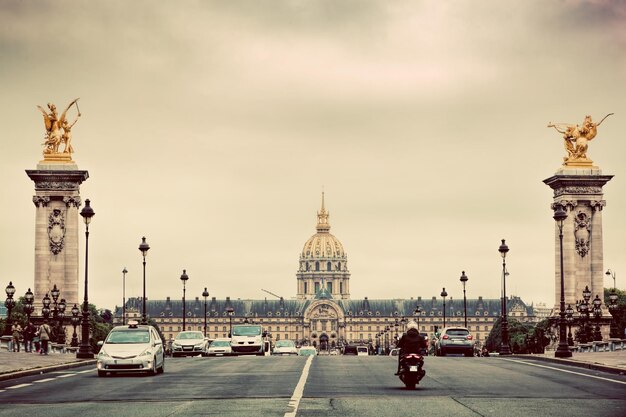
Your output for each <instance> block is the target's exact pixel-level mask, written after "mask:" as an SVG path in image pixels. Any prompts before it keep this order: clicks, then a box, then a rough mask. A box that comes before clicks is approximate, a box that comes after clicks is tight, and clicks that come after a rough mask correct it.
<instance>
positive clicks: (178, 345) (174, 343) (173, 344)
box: [172, 342, 180, 347]
mask: <svg viewBox="0 0 626 417" xmlns="http://www.w3.org/2000/svg"><path fill="white" fill-rule="evenodd" d="M172 347H180V344H178V343H176V342H173V343H172Z"/></svg>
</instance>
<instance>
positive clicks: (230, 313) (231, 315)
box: [226, 307, 235, 337]
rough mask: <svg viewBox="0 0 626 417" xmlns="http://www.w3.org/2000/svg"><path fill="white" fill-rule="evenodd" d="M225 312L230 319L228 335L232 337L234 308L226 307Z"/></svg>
mask: <svg viewBox="0 0 626 417" xmlns="http://www.w3.org/2000/svg"><path fill="white" fill-rule="evenodd" d="M226 314H228V318H229V319H230V337H233V314H235V309H234V308H232V307H226Z"/></svg>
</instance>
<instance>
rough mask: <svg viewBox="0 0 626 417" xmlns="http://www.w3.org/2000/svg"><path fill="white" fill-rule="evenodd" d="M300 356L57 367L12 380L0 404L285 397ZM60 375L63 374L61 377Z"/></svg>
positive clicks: (295, 379) (297, 374)
mask: <svg viewBox="0 0 626 417" xmlns="http://www.w3.org/2000/svg"><path fill="white" fill-rule="evenodd" d="M305 361H306V358H302V357H290V358H288V357H254V356H252V357H250V356H246V357H223V358H175V359H170V358H168V359H167V360H166V365H165V373H163V374H160V375H155V376H150V375H146V374H141V373H132V374H117V375H115V376H108V377H98V376H97V373H96V371H95V368H94V367H91V368H90V369H89V368H87V372H82V371H80V372H73V371H70V370H68V371H63V372H55V373H50V374H44V375H41V378H39V379H40V380H44V382H41V383H40V382H36V377H29V380H27V381H25V380H23V379H20V380H14V381H13V382H12V384H9V385H8V386H7V384H6V382H9V381H5V384H4V385H5V387H7V388H8V387H10V386H18V385H22V384H30V385H27V386H20V387H19V388H16V389H6V390H5V392H0V403H21V402H30V403H56V402H75V401H122V402H123V401H166V400H169V399H175V400H183V399H207V398H262V397H268V398H269V397H271V398H284V399H285V400H283V401H284V402H285V403H286V402H287V400H288V399H289V398H290V397H291V395H292V393H293V389H294V387H295V386H296V384H297V382H298V379H299V378H300V374H301V372H302V368H303V367H304V364H305ZM64 375H65V376H64Z"/></svg>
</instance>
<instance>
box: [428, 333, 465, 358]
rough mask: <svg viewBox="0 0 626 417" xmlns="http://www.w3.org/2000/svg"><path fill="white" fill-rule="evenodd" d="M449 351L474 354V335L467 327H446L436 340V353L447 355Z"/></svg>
mask: <svg viewBox="0 0 626 417" xmlns="http://www.w3.org/2000/svg"><path fill="white" fill-rule="evenodd" d="M448 353H462V354H464V355H465V356H474V337H473V336H472V335H471V333H470V331H469V330H468V329H467V328H465V327H445V328H443V329H442V330H441V333H440V335H439V337H438V338H437V339H436V340H435V355H437V356H446V355H447V354H448Z"/></svg>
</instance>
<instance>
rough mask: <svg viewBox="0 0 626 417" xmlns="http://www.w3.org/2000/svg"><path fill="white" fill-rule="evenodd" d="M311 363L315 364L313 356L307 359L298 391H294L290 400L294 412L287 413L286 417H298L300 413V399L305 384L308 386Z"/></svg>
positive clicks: (297, 387)
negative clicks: (297, 414)
mask: <svg viewBox="0 0 626 417" xmlns="http://www.w3.org/2000/svg"><path fill="white" fill-rule="evenodd" d="M311 362H313V356H309V357H308V358H307V359H306V364H305V365H304V368H303V369H302V375H300V380H299V381H298V385H296V389H294V390H293V395H292V396H291V399H290V400H289V407H292V410H291V411H288V412H286V413H285V416H284V417H296V413H297V412H298V406H299V405H300V399H301V398H302V394H304V384H306V380H307V378H308V377H309V369H310V368H311Z"/></svg>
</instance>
